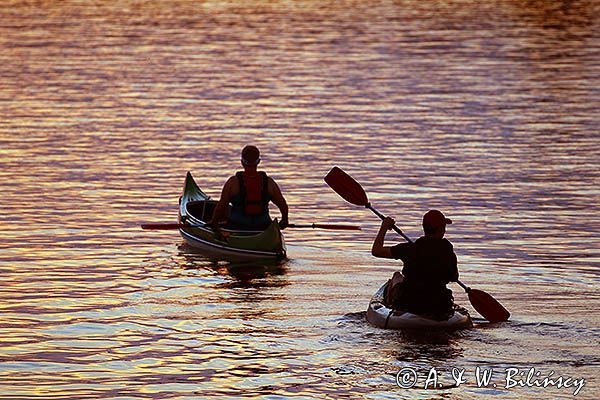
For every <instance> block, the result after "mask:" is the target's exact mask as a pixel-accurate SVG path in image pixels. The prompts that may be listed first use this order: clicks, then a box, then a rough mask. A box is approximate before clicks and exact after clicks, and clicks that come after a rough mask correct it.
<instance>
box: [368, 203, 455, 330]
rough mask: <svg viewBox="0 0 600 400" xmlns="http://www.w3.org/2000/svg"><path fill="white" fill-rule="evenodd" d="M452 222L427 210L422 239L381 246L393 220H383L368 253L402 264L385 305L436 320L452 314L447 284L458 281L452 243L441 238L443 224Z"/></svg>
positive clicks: (450, 297) (451, 299) (394, 278)
mask: <svg viewBox="0 0 600 400" xmlns="http://www.w3.org/2000/svg"><path fill="white" fill-rule="evenodd" d="M451 223H452V221H451V220H450V219H448V218H446V217H445V216H444V214H442V213H441V212H440V211H438V210H430V211H428V212H427V213H425V215H424V216H423V232H424V236H422V237H420V238H419V239H417V240H416V241H415V242H414V243H400V244H397V245H395V246H384V242H385V234H386V232H387V231H388V230H389V229H391V228H392V227H393V226H394V224H395V221H394V220H393V219H392V218H389V217H386V218H385V219H384V220H383V221H382V223H381V227H380V229H379V232H378V233H377V236H376V237H375V240H374V241H373V247H372V249H371V253H372V254H373V255H374V256H375V257H380V258H393V259H400V260H402V262H403V264H404V267H403V268H402V274H400V272H395V273H394V275H393V276H392V279H391V280H390V282H389V284H388V287H387V289H388V290H387V291H386V296H385V303H386V305H388V306H389V307H391V308H393V309H395V310H401V311H407V312H410V313H413V314H421V315H427V316H430V317H432V318H434V319H438V320H443V319H447V318H448V316H449V315H451V314H452V312H453V307H454V298H453V296H452V291H451V290H450V289H448V288H447V287H446V285H447V284H448V283H449V282H455V281H457V280H458V267H457V259H456V254H455V253H454V248H453V246H452V243H450V242H449V241H448V240H447V239H445V238H444V235H445V233H446V225H447V224H451Z"/></svg>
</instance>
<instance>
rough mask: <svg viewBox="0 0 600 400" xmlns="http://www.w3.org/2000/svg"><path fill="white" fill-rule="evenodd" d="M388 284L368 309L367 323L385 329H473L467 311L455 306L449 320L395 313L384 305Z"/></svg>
mask: <svg viewBox="0 0 600 400" xmlns="http://www.w3.org/2000/svg"><path fill="white" fill-rule="evenodd" d="M387 285H388V283H387V282H386V283H385V284H384V285H383V286H382V287H380V288H379V290H378V291H377V292H376V293H375V295H373V298H372V299H371V302H370V303H369V308H368V309H367V321H369V323H370V324H371V325H373V326H376V327H378V328H385V329H422V330H456V329H465V328H471V327H472V326H473V322H472V321H471V317H470V316H469V313H468V311H467V310H465V309H464V308H462V307H459V306H457V305H455V306H454V307H455V310H454V314H453V315H452V316H451V317H450V318H448V319H447V320H441V321H438V320H435V319H431V318H427V317H425V316H422V315H417V314H412V313H409V312H404V311H395V310H392V309H391V308H389V307H387V306H386V305H385V304H384V295H385V290H386V288H387Z"/></svg>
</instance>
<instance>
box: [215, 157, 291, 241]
mask: <svg viewBox="0 0 600 400" xmlns="http://www.w3.org/2000/svg"><path fill="white" fill-rule="evenodd" d="M241 162H242V166H243V167H244V170H243V171H239V172H237V173H236V174H235V175H234V176H232V177H230V178H229V179H228V180H227V182H226V183H225V185H224V186H223V190H222V191H221V198H220V199H219V201H218V203H217V206H216V208H215V212H214V214H213V218H212V220H211V221H209V222H208V224H209V225H212V226H213V227H215V229H216V230H217V231H219V232H220V229H219V224H220V223H221V222H224V221H227V226H228V227H229V228H232V229H240V230H263V229H265V228H266V227H267V226H269V224H270V223H271V216H270V215H269V202H270V201H272V202H273V203H274V204H275V205H276V206H277V207H278V208H279V211H280V212H281V220H280V221H279V226H280V227H281V229H285V228H286V227H287V225H288V205H287V202H286V200H285V198H284V197H283V194H282V193H281V190H280V189H279V186H278V185H277V183H276V182H275V180H273V178H271V177H269V176H267V174H266V173H265V172H263V171H258V164H259V163H260V151H259V150H258V148H257V147H256V146H246V147H244V148H243V149H242V159H241ZM230 204H231V208H230V210H229V215H227V210H228V206H229V205H230Z"/></svg>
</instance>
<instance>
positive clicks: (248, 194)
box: [235, 171, 270, 215]
mask: <svg viewBox="0 0 600 400" xmlns="http://www.w3.org/2000/svg"><path fill="white" fill-rule="evenodd" d="M235 176H236V177H237V179H238V183H239V186H240V195H239V196H240V200H241V202H242V204H243V207H244V214H246V215H261V214H264V213H265V211H266V210H268V206H269V198H270V197H269V178H268V177H267V174H266V173H265V172H263V171H260V172H258V173H257V174H251V175H250V174H248V173H245V172H242V171H240V172H237V173H236V174H235Z"/></svg>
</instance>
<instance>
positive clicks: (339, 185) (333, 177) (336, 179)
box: [325, 167, 369, 206]
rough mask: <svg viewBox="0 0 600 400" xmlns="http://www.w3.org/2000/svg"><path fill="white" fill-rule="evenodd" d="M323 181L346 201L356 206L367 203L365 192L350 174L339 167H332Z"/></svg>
mask: <svg viewBox="0 0 600 400" xmlns="http://www.w3.org/2000/svg"><path fill="white" fill-rule="evenodd" d="M325 182H326V183H327V184H328V185H329V187H330V188H332V189H333V190H334V191H335V192H336V193H337V194H339V195H340V196H341V197H342V198H343V199H344V200H346V201H347V202H348V203H352V204H354V205H357V206H366V205H367V204H369V199H368V198H367V193H366V192H365V190H364V189H363V188H362V186H360V183H358V182H357V181H355V180H354V178H352V177H351V176H350V175H348V174H347V173H345V172H344V171H342V169H341V168H338V167H333V168H332V169H331V171H329V173H328V174H327V175H326V176H325Z"/></svg>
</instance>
